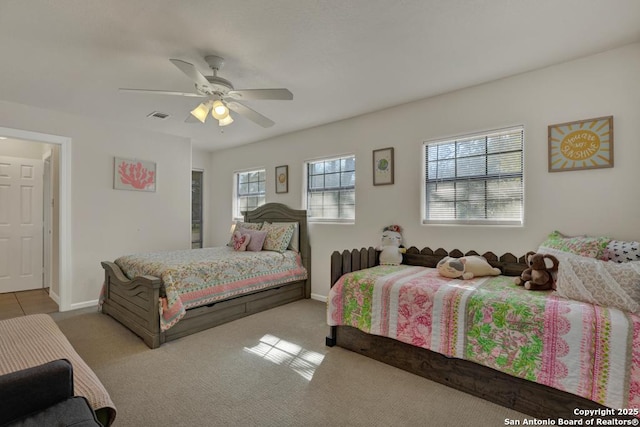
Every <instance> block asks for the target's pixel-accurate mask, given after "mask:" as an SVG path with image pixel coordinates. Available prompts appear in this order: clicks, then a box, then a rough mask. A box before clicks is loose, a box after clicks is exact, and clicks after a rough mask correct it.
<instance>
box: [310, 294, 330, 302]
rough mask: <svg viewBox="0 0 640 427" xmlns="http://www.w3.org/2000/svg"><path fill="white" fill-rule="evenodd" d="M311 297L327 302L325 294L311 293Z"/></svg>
mask: <svg viewBox="0 0 640 427" xmlns="http://www.w3.org/2000/svg"><path fill="white" fill-rule="evenodd" d="M311 299H314V300H316V301H322V302H327V297H326V296H324V295H318V294H311Z"/></svg>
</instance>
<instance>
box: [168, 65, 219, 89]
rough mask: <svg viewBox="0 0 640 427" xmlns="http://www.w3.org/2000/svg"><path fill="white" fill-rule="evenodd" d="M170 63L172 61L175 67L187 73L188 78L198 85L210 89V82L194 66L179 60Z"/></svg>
mask: <svg viewBox="0 0 640 427" xmlns="http://www.w3.org/2000/svg"><path fill="white" fill-rule="evenodd" d="M169 61H171V62H172V63H173V65H175V66H176V67H178V68H179V69H180V71H182V72H183V73H185V74H186V75H187V77H189V78H190V79H191V80H193V81H194V82H195V83H196V84H198V85H200V86H204V87H207V88H208V87H209V80H207V79H206V78H205V76H203V75H202V73H200V71H198V70H197V69H196V67H195V66H194V65H193V64H189V63H188V62H184V61H181V60H179V59H170V60H169Z"/></svg>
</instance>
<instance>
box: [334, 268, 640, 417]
mask: <svg viewBox="0 0 640 427" xmlns="http://www.w3.org/2000/svg"><path fill="white" fill-rule="evenodd" d="M327 308H328V311H327V321H328V323H329V325H331V326H335V325H347V326H353V327H356V328H358V329H360V330H362V331H364V332H367V333H371V334H376V335H382V336H386V337H390V338H394V339H397V340H399V341H402V342H405V343H408V344H412V345H415V346H418V347H423V348H427V349H430V350H433V351H436V352H438V353H442V354H444V355H446V356H449V357H457V358H460V359H466V360H470V361H473V362H476V363H479V364H481V365H485V366H488V367H490V368H493V369H496V370H498V371H502V372H505V373H507V374H510V375H513V376H516V377H520V378H525V379H527V380H530V381H534V382H537V383H541V384H545V385H548V386H550V387H554V388H556V389H560V390H564V391H567V392H569V393H572V394H575V395H578V396H582V397H585V398H587V399H590V400H593V401H595V402H598V403H600V404H603V405H605V406H608V407H611V408H640V317H638V316H635V315H632V314H629V313H625V312H622V311H620V310H617V309H610V308H605V307H600V306H596V305H591V304H585V303H580V302H577V301H573V300H568V299H564V298H561V297H558V296H556V295H554V294H553V292H552V291H542V292H534V291H527V290H525V289H523V288H522V287H520V286H516V285H515V284H514V283H513V278H511V277H505V276H495V277H480V278H475V279H471V280H457V279H448V278H444V277H441V276H439V275H438V273H437V271H436V270H435V269H431V268H425V267H412V266H405V265H400V266H377V267H373V268H369V269H365V270H360V271H355V272H353V273H349V274H346V275H344V276H343V277H342V278H341V279H340V280H339V281H338V282H337V283H336V284H335V285H334V286H333V288H331V291H330V293H329V297H328V301H327ZM634 344H635V345H634Z"/></svg>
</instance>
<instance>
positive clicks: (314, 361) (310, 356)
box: [244, 334, 324, 381]
mask: <svg viewBox="0 0 640 427" xmlns="http://www.w3.org/2000/svg"><path fill="white" fill-rule="evenodd" d="M244 351H246V352H248V353H252V354H255V355H257V356H260V357H262V358H263V359H265V360H268V361H270V362H273V363H275V364H276V365H283V366H288V367H289V368H290V369H291V370H293V371H294V372H296V373H297V374H298V375H300V376H301V377H302V378H304V379H306V380H307V381H311V378H313V374H314V372H315V371H316V369H317V368H318V366H320V364H321V363H322V360H323V359H324V355H323V354H320V353H317V352H315V351H311V350H307V349H304V348H302V347H301V346H299V345H298V344H294V343H292V342H289V341H286V340H283V339H281V338H278V337H276V336H274V335H270V334H267V335H265V336H263V337H262V338H260V342H259V343H258V344H256V345H254V346H253V347H245V348H244Z"/></svg>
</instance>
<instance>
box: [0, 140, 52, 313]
mask: <svg viewBox="0 0 640 427" xmlns="http://www.w3.org/2000/svg"><path fill="white" fill-rule="evenodd" d="M57 164H58V147H57V146H54V145H51V144H45V143H40V142H33V141H24V140H18V139H13V138H6V137H3V138H2V139H0V253H1V254H2V256H0V259H1V260H2V261H0V293H8V292H24V291H33V290H38V289H46V291H47V292H51V294H52V295H55V296H56V297H55V298H53V299H54V300H55V299H56V298H57V295H58V293H59V283H58V276H57V272H55V274H54V272H53V271H52V267H53V265H55V264H56V261H57V259H58V251H57V249H56V248H54V247H53V242H54V241H57V240H58V224H57V222H55V223H54V221H53V219H54V215H53V209H52V208H53V207H54V206H56V204H55V200H56V199H58V179H57V176H54V175H53V172H54V171H57ZM56 207H57V206H56ZM55 217H56V219H57V217H58V216H57V215H55ZM22 295H24V294H22ZM38 295H41V294H40V293H38Z"/></svg>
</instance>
